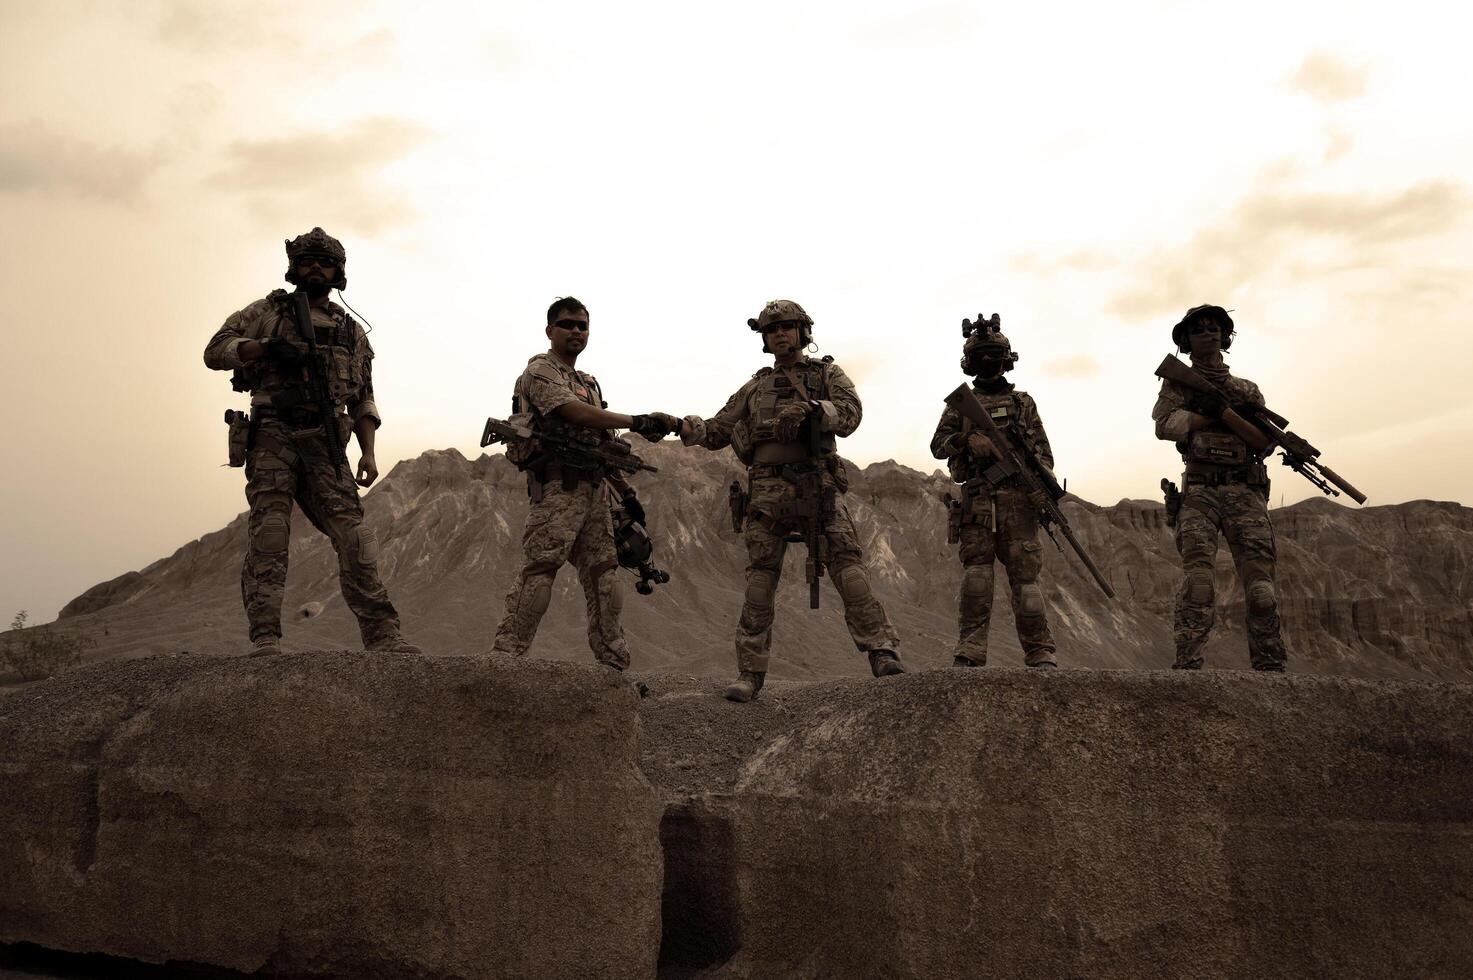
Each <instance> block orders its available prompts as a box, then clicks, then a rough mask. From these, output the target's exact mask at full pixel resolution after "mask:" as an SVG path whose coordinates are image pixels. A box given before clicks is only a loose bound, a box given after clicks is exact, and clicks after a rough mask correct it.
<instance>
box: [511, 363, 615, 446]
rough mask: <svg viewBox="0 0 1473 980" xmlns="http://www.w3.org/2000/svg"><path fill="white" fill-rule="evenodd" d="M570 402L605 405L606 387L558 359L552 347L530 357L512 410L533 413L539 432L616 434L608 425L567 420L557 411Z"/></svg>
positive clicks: (591, 437) (588, 436) (589, 436)
mask: <svg viewBox="0 0 1473 980" xmlns="http://www.w3.org/2000/svg"><path fill="white" fill-rule="evenodd" d="M568 402H583V403H584V404H585V405H592V406H594V407H595V408H605V407H607V406H606V405H605V404H604V400H603V390H602V389H601V388H600V387H599V384H598V379H597V378H595V377H594V376H593V375H591V374H588V373H586V372H583V371H579V370H578V369H576V368H571V367H569V366H568V365H566V364H564V363H563V362H562V361H560V360H558V359H557V358H556V357H555V356H554V355H553V353H552V352H551V351H546V352H544V353H542V354H538V355H537V356H536V357H533V358H531V359H530V360H528V361H527V367H526V368H525V369H524V370H523V371H522V373H521V376H520V377H518V378H517V383H516V386H515V388H514V389H513V392H512V412H513V414H515V415H523V414H525V415H527V416H529V417H530V421H531V423H532V427H533V428H534V429H536V430H537V431H539V432H546V433H551V434H556V435H560V436H564V437H566V438H570V439H581V440H585V441H602V440H604V439H608V438H611V437H612V433H610V432H609V430H607V429H590V428H587V427H585V426H581V425H574V424H572V423H571V422H565V421H563V419H562V418H560V417H559V416H558V415H557V414H556V412H557V409H558V407H559V406H561V405H566V404H567V403H568Z"/></svg>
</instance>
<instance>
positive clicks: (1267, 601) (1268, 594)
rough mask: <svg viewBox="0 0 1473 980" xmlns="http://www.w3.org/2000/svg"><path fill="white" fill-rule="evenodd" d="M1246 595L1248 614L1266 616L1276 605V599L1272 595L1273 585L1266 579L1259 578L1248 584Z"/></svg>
mask: <svg viewBox="0 0 1473 980" xmlns="http://www.w3.org/2000/svg"><path fill="white" fill-rule="evenodd" d="M1247 593H1248V612H1249V613H1251V614H1252V615H1254V616H1267V615H1269V614H1270V613H1272V612H1273V611H1274V608H1275V607H1276V606H1277V605H1278V597H1277V596H1276V595H1274V584H1273V583H1272V582H1270V581H1269V580H1268V579H1265V578H1261V579H1257V580H1256V581H1253V582H1249V583H1248V588H1247Z"/></svg>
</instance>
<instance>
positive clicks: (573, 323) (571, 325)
mask: <svg viewBox="0 0 1473 980" xmlns="http://www.w3.org/2000/svg"><path fill="white" fill-rule="evenodd" d="M553 326H554V327H560V328H562V329H563V330H582V331H583V332H584V333H587V332H588V321H587V320H558V321H557V322H556V323H554V324H553Z"/></svg>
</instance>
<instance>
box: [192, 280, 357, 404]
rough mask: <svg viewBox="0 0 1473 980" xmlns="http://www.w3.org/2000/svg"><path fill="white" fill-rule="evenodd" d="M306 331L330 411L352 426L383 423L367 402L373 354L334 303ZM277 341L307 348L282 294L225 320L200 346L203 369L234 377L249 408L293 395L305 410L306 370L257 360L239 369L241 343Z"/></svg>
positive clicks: (319, 309)
mask: <svg viewBox="0 0 1473 980" xmlns="http://www.w3.org/2000/svg"><path fill="white" fill-rule="evenodd" d="M312 326H313V328H314V330H315V332H316V335H317V336H316V341H317V352H318V356H319V357H322V358H324V359H325V360H326V366H327V387H328V392H329V394H330V395H331V397H332V401H333V407H334V408H346V409H347V412H348V415H349V416H351V417H352V419H353V421H354V422H357V421H358V420H359V419H361V418H371V419H373V421H374V424H375V425H378V424H380V423H381V422H382V421H383V420H382V419H381V418H380V417H379V413H378V406H377V405H376V404H375V403H374V400H373V348H372V347H370V346H369V343H368V336H367V335H366V334H365V333H364V331H363V328H362V327H361V326H359V325H358V321H356V320H354V319H353V318H352V317H351V316H349V315H348V314H347V313H346V312H345V311H344V310H343V308H342V307H340V306H338V305H337V304H336V303H328V304H327V306H326V307H325V308H324V307H313V308H312ZM271 338H281V339H283V340H285V341H286V342H287V343H290V344H291V345H292V346H293V347H296V348H297V349H298V350H300V351H302V353H303V355H305V354H306V351H307V342H306V341H305V340H303V339H302V337H301V334H300V333H299V332H298V330H297V323H296V320H295V319H294V318H293V316H292V308H291V299H290V294H289V293H288V292H287V291H286V290H284V289H277V290H274V291H272V292H271V294H270V295H268V296H267V297H265V298H264V299H258V300H256V302H254V303H252V304H251V305H250V306H247V307H246V308H245V309H243V310H238V311H236V312H235V313H232V314H230V316H229V317H227V318H226V320H225V325H224V326H222V327H221V328H220V329H219V330H217V331H215V335H214V336H213V337H211V338H210V342H209V343H208V344H206V345H205V366H206V367H209V368H212V369H213V370H216V371H234V372H235V375H234V377H233V378H232V379H231V384H232V385H233V386H234V388H235V390H236V391H249V392H251V404H252V405H266V404H269V403H270V401H271V398H272V396H273V395H278V394H284V393H286V392H289V391H291V390H293V389H296V390H298V391H300V392H301V394H302V395H303V396H304V401H303V404H310V403H311V402H310V399H309V398H308V397H307V396H308V391H309V389H308V386H307V380H306V369H305V368H304V367H303V366H302V365H300V364H297V365H285V364H282V363H281V362H279V361H276V360H268V359H258V360H254V361H251V362H249V363H243V362H242V361H241V359H240V345H241V344H243V343H245V342H246V341H247V340H269V339H271Z"/></svg>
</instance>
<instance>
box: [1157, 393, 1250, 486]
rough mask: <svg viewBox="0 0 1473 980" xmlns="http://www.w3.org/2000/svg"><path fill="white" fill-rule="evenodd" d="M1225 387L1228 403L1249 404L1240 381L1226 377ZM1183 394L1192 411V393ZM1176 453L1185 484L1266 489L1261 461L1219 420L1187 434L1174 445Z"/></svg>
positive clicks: (1188, 407) (1240, 438)
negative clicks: (1181, 466)
mask: <svg viewBox="0 0 1473 980" xmlns="http://www.w3.org/2000/svg"><path fill="white" fill-rule="evenodd" d="M1224 387H1225V394H1226V395H1227V397H1228V399H1229V401H1238V402H1246V401H1248V400H1249V393H1250V389H1249V388H1248V387H1247V386H1246V384H1245V383H1244V382H1242V381H1241V380H1240V379H1238V378H1234V377H1231V376H1229V378H1228V380H1227V382H1226V384H1225V386H1224ZM1182 394H1183V395H1184V396H1186V399H1187V400H1186V407H1187V409H1188V410H1191V407H1192V393H1191V392H1187V391H1183V392H1182ZM1176 451H1177V452H1179V453H1181V458H1182V462H1183V464H1185V466H1184V469H1185V473H1186V475H1185V480H1186V482H1187V483H1192V484H1196V483H1203V484H1214V485H1215V484H1222V483H1247V484H1251V485H1262V486H1267V485H1268V473H1267V471H1266V470H1265V468H1264V466H1263V462H1262V457H1261V456H1260V455H1259V454H1258V453H1255V452H1254V451H1253V450H1252V449H1251V448H1250V447H1249V445H1248V444H1247V443H1246V442H1244V441H1243V439H1242V437H1241V436H1239V435H1238V434H1237V433H1236V432H1234V431H1233V430H1232V429H1230V428H1228V425H1227V423H1225V422H1223V421H1221V420H1216V421H1214V422H1213V423H1212V424H1211V425H1207V426H1203V427H1202V428H1200V429H1193V430H1192V431H1191V432H1188V433H1187V437H1186V438H1185V439H1182V440H1181V441H1179V442H1177V444H1176Z"/></svg>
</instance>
